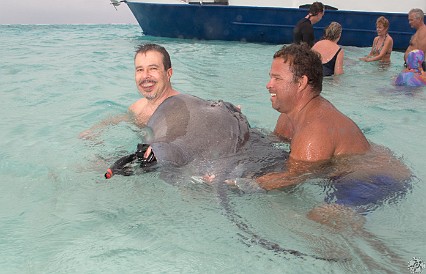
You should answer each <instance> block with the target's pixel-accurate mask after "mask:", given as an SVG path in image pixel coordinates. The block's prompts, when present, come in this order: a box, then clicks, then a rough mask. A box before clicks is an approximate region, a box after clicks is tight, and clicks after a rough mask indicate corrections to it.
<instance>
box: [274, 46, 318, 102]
mask: <svg viewBox="0 0 426 274" xmlns="http://www.w3.org/2000/svg"><path fill="white" fill-rule="evenodd" d="M276 58H283V59H284V63H288V65H289V66H290V71H291V72H292V73H293V80H294V81H295V82H297V81H299V79H300V78H301V77H302V76H303V75H306V77H308V85H310V86H311V87H312V89H313V90H314V92H315V93H316V94H320V93H321V90H322V79H323V72H322V62H321V56H320V55H319V53H317V52H315V51H313V50H311V49H310V48H309V46H308V45H307V44H305V43H302V44H300V45H298V44H290V45H284V46H283V47H282V48H281V49H279V50H278V51H277V52H276V53H275V54H274V59H276Z"/></svg>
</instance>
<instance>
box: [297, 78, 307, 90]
mask: <svg viewBox="0 0 426 274" xmlns="http://www.w3.org/2000/svg"><path fill="white" fill-rule="evenodd" d="M308 82H309V79H308V76H306V75H303V76H302V77H300V78H299V90H304V89H305V88H307V87H308Z"/></svg>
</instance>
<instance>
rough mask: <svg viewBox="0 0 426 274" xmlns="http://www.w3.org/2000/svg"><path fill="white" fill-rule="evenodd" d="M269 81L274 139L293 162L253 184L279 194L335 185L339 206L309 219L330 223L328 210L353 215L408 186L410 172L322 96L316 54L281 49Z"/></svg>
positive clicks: (322, 209) (295, 48)
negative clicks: (313, 183)
mask: <svg viewBox="0 0 426 274" xmlns="http://www.w3.org/2000/svg"><path fill="white" fill-rule="evenodd" d="M269 77H270V80H269V82H268V83H267V85H266V88H267V89H268V91H269V93H270V95H271V97H270V99H271V103H272V107H273V108H274V109H275V110H277V111H278V112H280V116H279V117H278V120H277V123H276V126H275V130H274V134H276V135H277V136H278V137H280V138H281V139H283V140H285V141H289V142H290V156H289V159H288V160H287V161H286V162H285V167H284V169H283V171H282V172H272V173H267V174H265V175H262V176H259V177H257V178H256V179H255V180H256V182H257V183H258V185H259V186H260V187H262V188H263V189H266V190H273V189H280V188H284V187H288V186H293V185H296V184H299V183H302V182H304V181H306V180H307V179H309V178H324V177H325V178H327V179H330V180H334V181H333V182H335V184H334V186H335V189H336V192H335V193H334V194H335V197H337V198H336V201H335V203H334V204H332V205H331V204H326V205H324V206H322V207H319V208H315V210H314V211H313V212H311V213H312V214H310V215H309V217H310V218H311V219H313V220H315V221H318V222H320V223H327V220H323V219H322V218H323V217H324V215H323V213H324V212H328V211H327V210H328V209H333V210H332V211H333V212H335V211H334V209H336V207H338V208H339V209H342V210H346V209H348V210H349V209H350V210H352V207H357V206H363V205H365V203H368V204H370V203H376V201H382V199H385V195H393V194H394V193H396V192H398V191H400V190H401V191H402V190H403V189H404V188H405V186H406V185H408V184H405V182H406V180H408V179H409V178H410V177H411V172H410V170H409V169H408V168H407V167H406V166H405V165H404V164H403V163H402V162H401V161H400V160H399V159H397V158H396V157H394V156H393V154H392V153H391V152H390V151H389V150H388V149H387V148H384V147H382V146H378V145H374V144H371V143H370V142H369V141H368V140H367V139H366V137H365V136H364V134H363V133H362V131H361V130H360V128H359V127H358V126H357V125H356V124H355V123H354V122H353V121H352V120H351V119H350V118H348V117H347V116H346V115H344V114H343V113H341V112H340V111H339V110H338V109H336V108H335V107H334V106H333V104H331V103H330V102H329V101H327V100H326V99H325V98H324V97H322V96H321V90H322V80H323V75H322V63H321V57H320V56H319V54H318V53H317V52H315V51H312V50H310V49H309V48H308V47H307V46H306V45H297V44H291V45H289V46H284V47H282V48H281V49H280V50H278V51H277V52H276V53H275V54H274V57H273V61H272V65H271V69H270V72H269ZM383 163H386V165H384V164H383ZM370 187H372V188H370ZM357 192H359V193H357ZM398 193H399V192H398ZM357 194H359V196H357ZM366 196H368V198H367V199H366ZM386 197H387V196H386ZM327 208H328V209H327ZM339 212H340V211H339ZM317 213H318V214H317ZM329 221H330V220H329ZM331 221H333V220H331Z"/></svg>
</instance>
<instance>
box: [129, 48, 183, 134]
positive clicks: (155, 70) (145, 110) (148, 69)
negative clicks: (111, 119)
mask: <svg viewBox="0 0 426 274" xmlns="http://www.w3.org/2000/svg"><path fill="white" fill-rule="evenodd" d="M172 74H173V69H172V64H171V61H170V56H169V53H168V52H167V51H166V49H165V48H164V47H162V46H159V45H157V44H144V45H141V46H140V47H139V48H138V49H137V50H136V53H135V81H136V86H137V88H138V90H139V93H140V94H141V95H142V96H143V98H141V99H139V100H138V101H136V102H135V103H133V104H132V105H131V106H130V107H129V111H130V113H131V114H133V118H134V122H135V123H136V124H137V125H139V126H143V125H146V123H147V122H148V120H149V118H150V117H151V116H152V114H153V113H154V112H155V110H156V109H157V108H158V106H159V105H160V104H161V103H162V102H163V101H164V100H166V99H167V98H169V97H171V96H174V95H177V94H179V92H178V91H176V90H174V89H173V88H172V84H171V82H170V78H171V77H172Z"/></svg>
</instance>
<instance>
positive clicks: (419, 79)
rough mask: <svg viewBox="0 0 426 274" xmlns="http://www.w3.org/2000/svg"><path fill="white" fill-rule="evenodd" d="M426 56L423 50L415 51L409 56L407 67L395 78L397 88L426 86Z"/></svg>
mask: <svg viewBox="0 0 426 274" xmlns="http://www.w3.org/2000/svg"><path fill="white" fill-rule="evenodd" d="M424 61H425V54H424V52H423V51H422V50H419V49H415V50H412V51H410V52H409V53H408V55H407V61H406V63H407V67H406V68H405V69H404V70H403V71H402V72H401V73H400V74H398V76H397V77H396V78H395V85H396V86H411V87H421V86H426V72H425V71H424V70H423V67H422V64H423V62H424Z"/></svg>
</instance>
